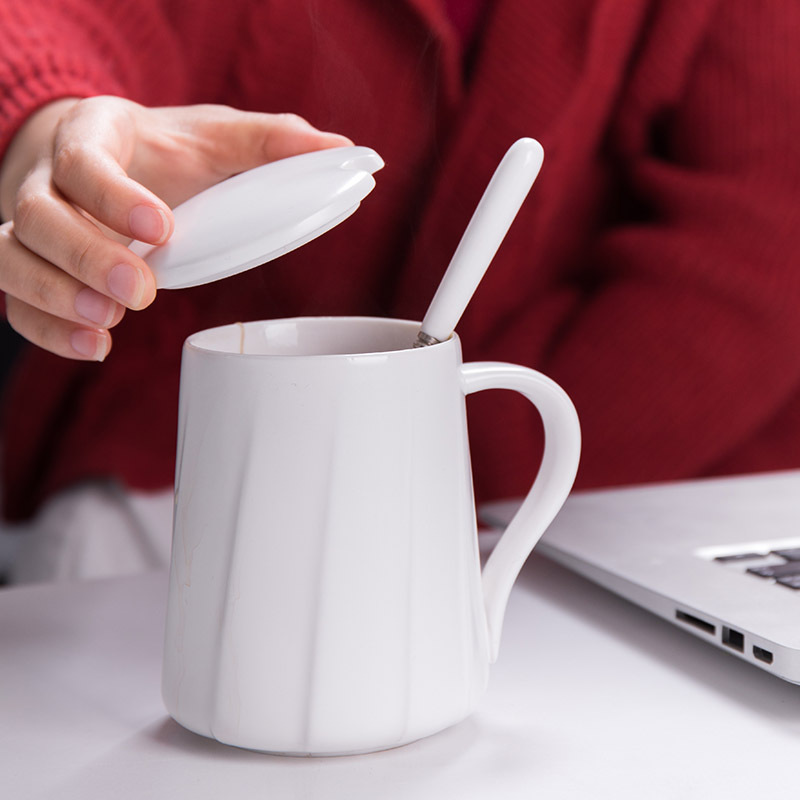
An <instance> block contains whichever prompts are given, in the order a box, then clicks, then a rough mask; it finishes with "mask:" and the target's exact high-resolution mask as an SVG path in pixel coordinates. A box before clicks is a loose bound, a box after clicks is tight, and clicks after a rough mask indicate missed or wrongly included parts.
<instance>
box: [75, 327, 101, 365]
mask: <svg viewBox="0 0 800 800" xmlns="http://www.w3.org/2000/svg"><path fill="white" fill-rule="evenodd" d="M69 343H70V344H71V345H72V349H73V350H74V351H75V352H76V353H77V354H78V355H81V356H83V357H84V358H90V359H91V360H92V361H102V360H103V359H104V358H105V357H106V356H107V355H108V339H107V337H106V336H103V334H101V333H97V332H96V331H87V330H85V329H83V328H80V329H78V330H74V331H72V334H71V335H70V337H69Z"/></svg>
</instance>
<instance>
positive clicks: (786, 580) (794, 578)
mask: <svg viewBox="0 0 800 800" xmlns="http://www.w3.org/2000/svg"><path fill="white" fill-rule="evenodd" d="M775 582H776V583H779V584H780V585H781V586H788V587H789V588H790V589H800V575H786V576H785V577H783V578H778V580H777V581H775Z"/></svg>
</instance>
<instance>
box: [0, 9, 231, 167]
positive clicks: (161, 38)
mask: <svg viewBox="0 0 800 800" xmlns="http://www.w3.org/2000/svg"><path fill="white" fill-rule="evenodd" d="M208 5H209V3H208V2H206V0H197V2H196V7H192V6H191V4H190V3H188V0H176V2H172V3H166V2H160V0H60V2H57V3H54V2H52V0H6V2H3V3H2V4H0V159H2V156H3V154H4V153H5V150H6V148H7V147H8V144H9V142H10V141H11V139H12V137H13V136H14V133H15V132H16V131H17V129H18V128H19V127H20V125H21V124H22V123H23V122H24V121H25V119H26V118H27V117H28V116H29V115H30V114H31V113H33V111H35V110H36V109H37V108H39V107H40V106H42V105H44V104H46V103H47V102H49V101H51V100H55V99H58V98H60V97H70V96H77V97H87V96H91V95H98V94H115V95H122V96H125V97H128V98H130V99H132V100H136V101H138V102H141V103H144V104H147V105H162V104H164V105H166V104H176V103H180V102H189V101H190V100H191V99H192V98H190V97H188V96H187V89H186V86H187V83H188V79H189V74H188V73H189V72H190V70H192V68H193V64H192V60H191V59H192V57H193V56H194V55H198V56H199V55H200V51H201V50H203V46H204V44H205V41H204V39H206V38H208V37H209V35H210V27H211V20H213V19H214V18H217V19H218V20H219V23H218V25H217V28H218V31H217V32H218V34H219V36H218V37H217V41H218V42H220V41H221V42H225V41H226V40H227V39H226V35H225V34H226V31H227V29H228V28H229V27H230V22H231V17H232V16H233V15H232V13H227V14H223V13H218V14H208V13H203V12H204V11H205V10H206V9H204V8H203V7H204V6H208ZM192 12H196V13H192ZM195 45H196V46H195ZM206 58H207V59H208V52H206ZM207 69H208V67H207ZM209 71H210V70H209Z"/></svg>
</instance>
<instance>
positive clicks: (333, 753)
mask: <svg viewBox="0 0 800 800" xmlns="http://www.w3.org/2000/svg"><path fill="white" fill-rule="evenodd" d="M170 716H172V715H170ZM469 716H470V714H467V715H466V717H464V718H462V719H457V720H455V721H454V722H452V723H450V724H449V725H444V726H439V727H437V728H435V729H434V730H429V731H427V732H425V733H416V734H415V735H413V736H411V737H409V738H408V739H403V740H401V741H399V742H392V743H387V744H379V745H375V746H372V747H363V748H355V749H353V750H346V749H345V750H335V749H331V750H280V749H274V748H269V747H258V746H254V745H248V744H242V743H238V742H231V741H225V740H224V739H221V738H218V737H217V736H215V735H214V734H213V732H212V733H211V735H209V734H208V733H206V732H204V731H200V730H197V729H196V728H192V727H190V726H188V725H185V724H184V723H183V722H181V721H180V720H179V719H176V718H175V717H174V716H172V718H173V719H174V720H175V722H177V723H178V724H179V725H180V726H181V727H182V728H184V729H186V730H188V731H190V732H191V733H193V734H195V735H196V736H202V737H203V738H204V739H213V740H214V741H216V742H219V743H220V744H224V745H225V746H226V747H236V748H237V749H239V750H249V751H250V752H253V753H263V754H264V755H269V756H285V757H287V758H342V757H346V756H363V755H367V754H369V753H382V752H385V751H387V750H397V749H399V748H400V747H405V746H406V745H409V744H414V742H419V741H422V740H423V739H428V738H430V737H432V736H436V734H438V733H443V732H444V731H446V730H449V729H450V728H452V727H453V726H455V725H458V724H459V723H461V722H463V721H464V719H467V718H468V717H469Z"/></svg>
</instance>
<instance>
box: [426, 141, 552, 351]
mask: <svg viewBox="0 0 800 800" xmlns="http://www.w3.org/2000/svg"><path fill="white" fill-rule="evenodd" d="M543 160H544V150H542V146H541V145H540V144H539V142H537V141H536V140H535V139H518V140H517V141H516V142H514V144H512V145H511V147H510V148H509V149H508V152H506V154H505V155H504V156H503V160H502V161H501V162H500V164H499V165H498V167H497V169H496V170H495V173H494V175H492V179H491V180H490V181H489V185H488V186H487V187H486V191H484V193H483V197H481V200H480V202H479V203H478V207H477V208H476V209H475V213H474V214H473V215H472V219H471V220H470V221H469V225H467V229H466V230H465V231H464V235H463V236H462V237H461V241H460V242H459V243H458V247H457V248H456V252H455V253H454V254H453V258H452V259H451V260H450V264H449V266H448V267H447V272H445V274H444V277H443V278H442V282H441V283H440V284H439V288H438V289H437V290H436V294H435V295H434V297H433V300H431V304H430V306H428V311H427V312H426V314H425V318H424V319H423V320H422V328H421V329H420V331H419V334H418V335H417V340H416V342H414V347H424V346H426V345H429V344H436V343H437V342H443V341H445V340H446V339H448V338H450V335H451V334H452V333H453V329H454V328H455V327H456V325H457V324H458V321H459V320H460V319H461V315H462V314H463V313H464V309H465V308H466V307H467V303H469V301H470V299H471V298H472V295H473V294H474V293H475V289H476V288H477V287H478V284H479V283H480V282H481V278H483V275H484V273H485V272H486V269H487V268H488V266H489V264H490V263H491V261H492V259H493V258H494V254H495V253H496V252H497V248H498V247H500V243H501V242H502V241H503V239H504V238H505V235H506V233H507V232H508V229H509V228H510V227H511V223H512V222H513V221H514V218H515V217H516V216H517V212H518V211H519V208H520V206H521V205H522V202H523V200H525V198H526V197H527V195H528V192H529V191H530V188H531V186H533V182H534V181H535V180H536V176H537V175H538V174H539V170H540V169H541V166H542V161H543Z"/></svg>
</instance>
